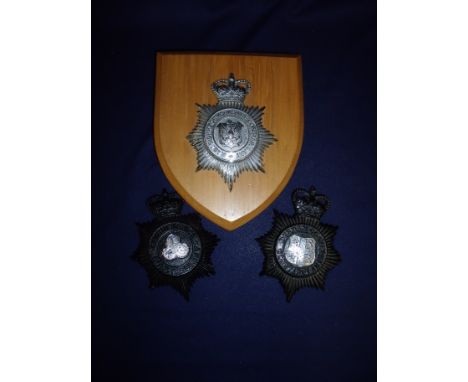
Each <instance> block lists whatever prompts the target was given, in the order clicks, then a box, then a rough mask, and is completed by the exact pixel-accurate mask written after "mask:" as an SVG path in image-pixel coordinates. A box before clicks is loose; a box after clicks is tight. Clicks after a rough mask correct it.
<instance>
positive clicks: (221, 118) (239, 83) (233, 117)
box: [187, 73, 277, 191]
mask: <svg viewBox="0 0 468 382" xmlns="http://www.w3.org/2000/svg"><path fill="white" fill-rule="evenodd" d="M251 88H252V85H251V84H250V82H249V81H247V80H238V79H236V78H234V74H232V73H231V74H230V75H229V78H227V79H221V80H216V81H215V82H213V83H212V85H211V90H212V91H213V93H214V94H215V95H216V98H217V99H218V102H217V104H216V105H198V104H197V106H198V121H197V124H196V125H195V128H194V129H193V130H192V131H191V132H190V134H189V135H188V136H187V139H188V140H189V141H190V143H191V145H192V146H193V147H194V148H195V150H196V151H197V163H198V166H197V169H196V171H200V170H215V171H217V172H218V173H219V174H220V175H221V177H222V178H223V179H224V181H225V182H226V184H227V185H228V188H229V191H231V190H232V186H233V184H234V182H235V181H236V179H237V178H238V177H239V175H240V174H241V173H243V172H244V171H254V172H265V169H264V167H263V153H264V151H265V150H266V149H267V148H268V147H269V146H270V145H272V144H273V143H274V142H276V140H277V139H276V138H275V137H274V136H273V134H272V133H271V132H269V131H268V130H267V129H265V128H264V127H263V123H262V117H263V111H264V109H265V108H264V107H259V106H246V105H245V104H244V99H245V97H246V96H247V94H249V93H250V90H251Z"/></svg>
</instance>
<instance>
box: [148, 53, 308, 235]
mask: <svg viewBox="0 0 468 382" xmlns="http://www.w3.org/2000/svg"><path fill="white" fill-rule="evenodd" d="M230 73H233V74H234V75H235V77H236V78H237V79H245V80H248V81H249V82H250V83H251V86H252V88H251V91H250V93H249V94H248V95H247V96H246V97H245V106H247V107H249V106H264V107H265V109H264V112H263V119H262V124H263V127H264V128H265V129H267V130H268V131H269V132H271V134H273V136H274V137H275V138H276V139H277V141H276V142H274V143H273V144H271V145H270V146H269V147H268V148H266V149H265V151H264V155H263V168H264V170H265V173H263V172H254V171H245V172H242V173H241V174H240V176H239V177H238V178H237V179H236V181H235V182H234V184H233V185H232V190H230V189H229V187H228V186H227V184H226V183H225V181H224V180H223V178H222V177H221V176H220V174H219V173H217V172H216V171H213V170H200V171H196V169H197V152H196V150H195V149H194V147H193V146H192V145H191V143H190V141H189V140H188V138H187V137H188V135H189V134H190V133H191V132H192V131H193V130H194V128H195V126H196V124H197V120H198V117H199V114H198V113H199V107H197V104H199V105H203V104H207V105H216V103H217V97H216V96H215V94H214V93H213V92H212V90H211V86H212V84H213V83H214V82H215V81H216V80H220V79H227V78H228V76H229V74H230ZM155 93H156V97H155V114H154V142H155V148H156V153H157V156H158V159H159V162H160V164H161V167H162V169H163V171H164V174H165V175H166V177H167V178H168V180H169V182H170V183H171V185H172V186H173V187H174V189H175V190H176V191H177V192H178V193H179V195H181V197H182V198H184V199H185V200H186V202H187V203H189V204H190V205H191V206H192V207H193V208H194V209H195V210H197V211H198V212H199V213H200V214H202V215H203V216H205V217H206V218H208V219H209V220H211V221H212V222H214V223H215V224H218V225H219V226H221V227H223V228H224V229H227V230H234V229H236V228H238V227H239V226H241V225H243V224H245V223H246V222H248V221H249V220H251V219H253V218H254V217H255V216H257V215H258V214H259V213H260V212H262V211H263V210H264V209H265V208H267V207H268V206H269V205H270V204H271V203H272V202H273V201H274V200H275V198H276V197H277V196H278V195H279V194H280V193H281V191H282V190H283V188H284V187H285V186H286V184H287V182H288V181H289V179H290V177H291V175H292V173H293V171H294V168H295V166H296V163H297V160H298V157H299V154H300V150H301V146H302V136H303V129H304V126H303V101H302V71H301V58H300V56H292V55H285V56H281V55H256V54H248V55H246V54H224V53H219V54H205V53H177V52H174V53H158V54H157V57H156V91H155Z"/></svg>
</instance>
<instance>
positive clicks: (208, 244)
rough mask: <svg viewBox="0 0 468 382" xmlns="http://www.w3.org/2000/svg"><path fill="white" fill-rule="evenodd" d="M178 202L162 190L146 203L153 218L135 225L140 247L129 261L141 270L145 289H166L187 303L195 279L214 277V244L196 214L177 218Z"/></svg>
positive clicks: (180, 200)
mask: <svg viewBox="0 0 468 382" xmlns="http://www.w3.org/2000/svg"><path fill="white" fill-rule="evenodd" d="M182 206H183V201H182V199H181V198H180V197H179V196H178V195H177V194H176V193H175V192H174V193H168V192H167V191H166V190H163V192H162V193H161V194H158V195H155V196H153V197H151V198H150V199H149V200H148V207H149V209H150V211H151V212H152V213H153V215H154V216H155V218H154V219H153V220H152V221H150V222H147V223H139V224H137V225H138V230H139V233H140V244H139V246H138V249H137V250H136V252H135V254H134V256H133V258H134V259H135V260H136V261H138V263H140V264H141V266H142V267H143V268H144V269H145V271H146V273H147V275H148V278H149V286H150V287H152V288H154V287H159V286H162V285H169V286H172V287H173V288H174V289H176V290H177V291H178V292H179V293H181V294H182V296H184V298H185V299H186V300H188V299H189V293H190V288H191V286H192V285H193V283H194V282H195V280H196V279H198V278H199V277H205V276H210V275H213V274H214V269H213V265H212V263H211V254H212V252H213V250H214V248H215V246H216V244H217V242H218V238H217V236H216V235H214V234H212V233H210V232H208V231H206V230H205V229H204V228H203V226H202V224H201V218H200V216H199V215H198V214H189V215H181V210H182Z"/></svg>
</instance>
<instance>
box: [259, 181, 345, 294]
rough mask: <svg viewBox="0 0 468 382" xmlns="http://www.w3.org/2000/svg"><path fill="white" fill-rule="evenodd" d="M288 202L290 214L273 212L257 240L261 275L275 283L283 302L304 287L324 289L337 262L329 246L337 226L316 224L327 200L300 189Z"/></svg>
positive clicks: (322, 196)
mask: <svg viewBox="0 0 468 382" xmlns="http://www.w3.org/2000/svg"><path fill="white" fill-rule="evenodd" d="M292 202H293V205H294V210H295V213H294V215H287V214H283V213H281V212H278V211H276V210H275V211H274V219H273V227H272V229H271V230H270V231H269V232H267V233H266V234H265V235H264V236H262V237H260V238H258V239H257V241H258V242H259V244H260V246H261V248H262V252H263V255H264V256H265V259H264V262H263V270H262V272H261V274H262V275H266V276H271V277H274V278H277V279H278V280H279V282H280V283H281V285H282V286H283V289H284V292H285V294H286V299H287V301H291V299H292V297H293V295H294V294H295V293H296V292H297V291H298V290H299V289H301V288H304V287H313V288H319V289H324V287H325V277H326V274H327V273H328V271H330V270H331V269H332V268H334V267H335V266H336V265H337V264H338V263H339V262H340V261H341V259H340V256H339V254H338V252H337V251H336V250H335V248H334V246H333V239H334V237H335V234H336V230H337V227H336V226H332V225H328V224H323V223H321V222H320V219H321V217H322V215H323V214H324V213H325V211H326V210H327V209H328V207H329V201H328V198H327V197H326V196H325V195H319V194H317V193H316V191H315V188H314V187H311V188H310V189H309V190H305V189H303V188H300V189H296V190H295V191H294V192H293V194H292Z"/></svg>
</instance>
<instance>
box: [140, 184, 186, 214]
mask: <svg viewBox="0 0 468 382" xmlns="http://www.w3.org/2000/svg"><path fill="white" fill-rule="evenodd" d="M182 205H183V202H182V199H181V198H180V197H179V196H178V195H177V194H176V193H175V192H167V191H166V190H165V189H164V190H163V192H162V193H161V194H157V195H154V196H152V197H151V198H149V199H148V208H149V210H150V211H151V213H152V214H153V215H155V216H156V217H157V218H164V217H168V216H177V215H180V213H181V211H182Z"/></svg>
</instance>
